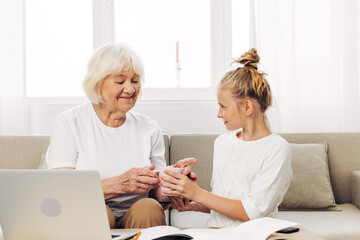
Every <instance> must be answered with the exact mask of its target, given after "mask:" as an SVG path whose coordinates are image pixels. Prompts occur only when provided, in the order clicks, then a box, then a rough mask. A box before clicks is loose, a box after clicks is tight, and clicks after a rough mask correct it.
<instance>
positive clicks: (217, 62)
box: [24, 0, 232, 104]
mask: <svg viewBox="0 0 360 240" xmlns="http://www.w3.org/2000/svg"><path fill="white" fill-rule="evenodd" d="M209 1H210V26H211V28H210V32H211V34H210V35H211V36H210V37H211V43H210V46H211V62H210V69H211V73H210V77H211V79H210V81H211V86H210V87H208V88H144V89H143V92H142V96H141V98H140V99H139V101H140V102H154V101H156V102H173V101H176V102H181V101H209V100H210V101H215V100H216V94H215V88H216V86H217V84H218V82H219V81H220V80H221V77H222V76H223V74H224V73H225V72H226V71H229V70H230V67H231V66H230V64H231V62H232V26H231V22H232V9H231V0H226V1H223V0H209ZM92 4H93V49H94V50H95V49H97V48H98V47H100V46H102V45H103V44H106V43H110V42H114V41H115V17H114V0H92ZM24 16H25V11H24ZM24 40H26V39H24ZM24 56H25V51H24ZM24 75H25V76H24V85H25V86H26V74H24ZM25 92H26V91H25ZM26 98H27V103H29V104H39V103H54V104H55V103H64V102H66V103H82V102H84V101H85V99H86V97H81V96H74V97H27V96H26Z"/></svg>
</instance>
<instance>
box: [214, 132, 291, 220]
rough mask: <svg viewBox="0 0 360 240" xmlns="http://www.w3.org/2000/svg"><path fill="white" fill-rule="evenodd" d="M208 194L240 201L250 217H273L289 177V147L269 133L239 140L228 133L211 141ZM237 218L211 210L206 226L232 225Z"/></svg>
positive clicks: (234, 134)
mask: <svg viewBox="0 0 360 240" xmlns="http://www.w3.org/2000/svg"><path fill="white" fill-rule="evenodd" d="M214 144H215V145H214V161H213V175H212V180H211V187H212V193H214V194H216V195H219V196H221V197H225V198H229V199H236V200H241V202H242V204H243V206H244V208H245V211H246V213H247V215H248V216H249V218H250V219H255V218H260V217H265V216H268V217H274V216H275V215H276V214H277V211H278V209H277V208H278V206H279V204H280V203H281V201H282V199H283V197H284V195H285V193H286V191H287V189H288V187H289V185H290V181H291V178H292V169H291V154H290V146H289V144H288V143H287V142H286V140H285V139H283V138H282V137H280V136H278V135H276V134H271V135H269V136H267V137H265V138H262V139H259V140H255V141H243V140H241V139H239V138H238V137H237V136H236V132H230V133H227V134H223V135H221V136H219V137H218V138H217V139H216V140H215V143H214ZM240 223H241V221H238V220H235V219H232V218H229V217H227V216H224V215H222V214H220V213H218V212H215V211H211V217H210V219H209V223H208V224H209V225H210V226H227V227H234V226H237V225H239V224H240Z"/></svg>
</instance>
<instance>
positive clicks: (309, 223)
mask: <svg viewBox="0 0 360 240" xmlns="http://www.w3.org/2000/svg"><path fill="white" fill-rule="evenodd" d="M339 206H340V207H341V209H342V211H325V212H324V211H279V213H278V216H277V218H279V219H283V220H287V221H293V222H297V223H299V224H300V225H301V226H303V227H304V228H306V229H307V230H309V231H310V232H313V233H315V234H317V235H319V236H321V237H323V238H324V239H325V240H353V239H360V227H359V223H360V209H359V208H357V207H355V206H354V205H353V204H350V203H345V204H340V205H339Z"/></svg>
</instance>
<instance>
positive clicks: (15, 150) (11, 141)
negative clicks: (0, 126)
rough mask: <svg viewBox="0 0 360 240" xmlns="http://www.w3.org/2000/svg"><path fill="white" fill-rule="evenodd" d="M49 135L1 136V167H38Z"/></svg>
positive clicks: (47, 143) (47, 144)
mask: <svg viewBox="0 0 360 240" xmlns="http://www.w3.org/2000/svg"><path fill="white" fill-rule="evenodd" d="M49 140H50V138H49V136H0V169H37V168H38V167H39V163H40V160H41V155H42V154H45V153H46V150H47V147H48V146H49Z"/></svg>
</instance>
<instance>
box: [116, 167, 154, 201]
mask: <svg viewBox="0 0 360 240" xmlns="http://www.w3.org/2000/svg"><path fill="white" fill-rule="evenodd" d="M154 168H155V164H151V165H150V166H147V167H142V168H131V169H130V170H128V171H126V172H125V173H123V174H121V175H120V176H118V178H117V183H116V184H118V185H119V187H120V188H121V189H122V192H123V193H133V194H140V193H146V192H148V191H149V190H151V189H154V188H156V187H158V185H159V182H160V179H159V177H158V175H157V174H156V173H155V172H154V171H153V170H154Z"/></svg>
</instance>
